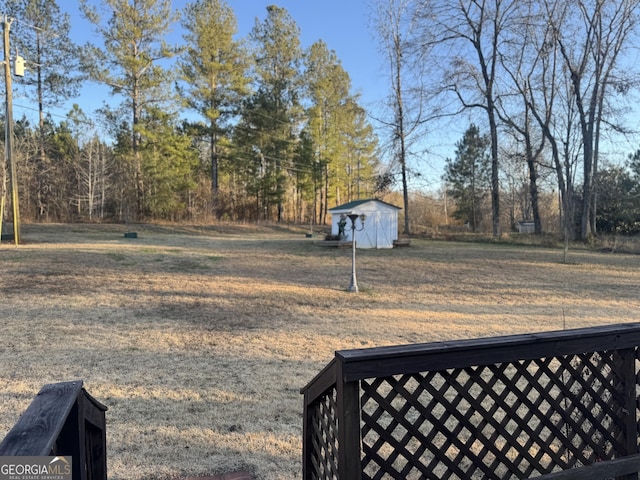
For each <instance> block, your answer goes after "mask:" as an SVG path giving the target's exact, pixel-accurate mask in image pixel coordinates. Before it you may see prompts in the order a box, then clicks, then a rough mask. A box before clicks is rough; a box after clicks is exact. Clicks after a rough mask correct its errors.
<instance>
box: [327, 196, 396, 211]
mask: <svg viewBox="0 0 640 480" xmlns="http://www.w3.org/2000/svg"><path fill="white" fill-rule="evenodd" d="M370 202H376V203H381V204H382V205H385V206H387V207H391V208H395V209H396V210H402V209H401V208H400V207H396V206H395V205H392V204H391V203H387V202H383V201H382V200H378V199H377V198H368V199H366V200H354V201H353V202H348V203H344V204H342V205H338V206H337V207H333V208H330V209H329V211H330V212H331V211H334V210H352V209H354V208H357V207H359V206H361V205H364V204H365V203H370Z"/></svg>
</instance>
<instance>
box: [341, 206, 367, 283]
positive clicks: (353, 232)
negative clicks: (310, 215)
mask: <svg viewBox="0 0 640 480" xmlns="http://www.w3.org/2000/svg"><path fill="white" fill-rule="evenodd" d="M346 217H349V219H350V220H351V284H350V285H349V291H350V292H353V293H358V280H357V279H356V232H361V231H362V230H364V221H365V219H366V218H367V216H366V215H365V214H364V213H363V214H361V215H358V214H357V213H348V214H344V213H343V214H342V215H341V218H342V220H345V218H346ZM358 218H360V228H356V220H357V219H358Z"/></svg>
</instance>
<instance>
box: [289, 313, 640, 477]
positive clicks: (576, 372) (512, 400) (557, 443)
mask: <svg viewBox="0 0 640 480" xmlns="http://www.w3.org/2000/svg"><path fill="white" fill-rule="evenodd" d="M638 346H640V323H634V324H623V325H613V326H603V327H596V328H586V329H576V330H566V331H559V332H546V333H539V334H527V335H515V336H506V337H494V338H485V339H474V340H462V341H449V342H438V343H427V344H419V345H406V346H392V347H382V348H373V349H362V350H346V351H338V352H336V355H335V358H334V359H333V360H332V361H331V362H330V363H329V364H328V365H327V366H326V367H325V368H324V369H323V370H322V371H321V372H320V373H319V374H318V375H317V376H316V377H315V378H314V379H313V380H312V381H311V382H310V383H309V384H308V385H307V386H305V387H304V388H303V389H302V391H301V393H303V394H304V420H303V421H304V438H303V479H305V480H311V479H314V480H315V479H332V480H334V479H338V480H360V479H382V478H393V479H402V480H405V479H422V478H433V479H456V478H457V479H474V478H478V479H480V478H482V479H499V480H506V479H512V478H517V479H526V478H540V479H541V480H553V479H562V480H568V479H581V480H589V479H596V478H597V479H603V478H613V477H616V478H620V479H636V480H637V478H638V474H637V472H639V471H640V449H639V448H638V433H639V431H640V428H639V425H638V417H639V415H638V408H639V406H638V405H639V399H640V395H639V394H640V374H639V370H640V369H639V365H640V360H639V357H638V351H639V348H638Z"/></svg>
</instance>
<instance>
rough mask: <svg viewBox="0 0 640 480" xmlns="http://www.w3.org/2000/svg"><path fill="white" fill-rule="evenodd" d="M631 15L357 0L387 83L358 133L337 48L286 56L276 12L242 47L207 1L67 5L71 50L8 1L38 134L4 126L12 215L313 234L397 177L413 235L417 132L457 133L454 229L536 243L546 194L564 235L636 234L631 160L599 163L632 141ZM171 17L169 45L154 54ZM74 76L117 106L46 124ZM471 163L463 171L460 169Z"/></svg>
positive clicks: (495, 1) (43, 3)
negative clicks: (15, 199)
mask: <svg viewBox="0 0 640 480" xmlns="http://www.w3.org/2000/svg"><path fill="white" fill-rule="evenodd" d="M639 4H640V0H568V1H567V0H464V1H460V2H448V1H446V0H371V2H370V7H371V13H372V19H373V22H372V23H373V27H374V29H375V32H376V34H377V37H378V39H379V43H380V50H381V53H383V54H384V58H385V59H386V60H387V65H388V74H387V76H388V80H389V96H388V98H387V99H386V107H387V109H386V110H385V111H384V112H383V113H382V114H380V115H379V116H378V118H376V119H375V120H376V123H377V125H376V130H375V132H374V128H373V125H372V123H371V120H370V119H371V118H372V116H371V115H370V112H369V115H368V112H366V111H365V109H364V108H363V107H362V106H361V105H360V103H359V101H360V99H359V97H358V96H357V95H354V94H352V93H351V84H350V78H349V75H348V73H347V72H346V71H345V70H344V68H343V67H342V65H341V62H340V59H339V58H337V55H336V54H335V52H334V51H332V50H330V49H329V48H328V46H327V45H326V44H325V43H324V42H323V41H321V40H319V41H317V42H316V43H314V44H313V45H311V46H310V47H309V48H302V47H301V44H300V31H299V28H298V26H297V25H296V23H295V21H294V20H293V19H292V18H291V16H290V15H289V14H288V12H287V11H286V10H285V9H283V8H280V7H277V6H270V7H267V11H266V17H265V18H264V20H256V23H255V25H254V28H253V29H252V30H251V32H250V33H249V34H248V36H247V37H246V38H238V36H237V22H236V17H235V14H234V12H233V10H232V9H231V8H230V7H229V6H228V5H227V4H226V3H224V1H222V0H196V1H194V2H192V3H189V4H187V5H186V6H185V8H183V9H181V10H180V11H179V12H178V11H175V10H173V9H172V8H171V2H170V1H168V0H136V1H135V2H130V1H129V0H100V1H99V2H98V3H96V4H93V3H89V2H88V1H87V0H81V1H80V7H81V10H82V12H83V15H84V16H85V18H86V19H88V20H89V21H90V22H91V24H92V25H93V26H94V31H95V35H94V39H95V42H94V43H93V44H89V45H83V46H75V45H73V42H71V41H70V40H69V31H70V23H69V18H68V17H67V16H65V15H62V14H61V13H60V11H59V8H58V6H57V4H56V1H55V0H8V2H7V9H8V13H9V15H11V16H13V17H14V18H16V19H18V21H17V22H16V23H15V25H14V27H13V28H14V30H13V31H14V36H13V41H14V43H15V44H16V45H17V49H18V51H20V52H21V54H22V55H23V56H24V57H25V58H26V59H27V67H28V68H27V74H26V76H25V78H24V79H23V80H21V81H20V82H19V85H18V86H17V88H20V89H23V90H24V92H25V94H26V95H27V98H30V99H33V100H34V103H37V105H38V107H37V110H38V112H39V117H38V122H37V124H31V123H30V122H29V121H28V120H27V119H26V118H22V119H18V121H17V122H16V128H15V133H16V151H17V154H16V158H17V162H18V170H19V176H18V177H19V180H20V183H21V185H20V191H21V192H22V193H21V194H22V197H21V211H22V212H23V215H26V216H27V218H33V219H35V220H65V221H66V220H73V219H93V218H100V219H104V218H106V219H116V220H126V221H133V220H148V219H163V220H164V219H166V220H184V219H190V220H196V219H207V218H218V219H230V220H255V219H266V220H273V221H295V222H311V223H324V222H325V221H326V218H327V211H328V209H329V208H330V207H332V206H333V205H336V204H339V203H343V202H347V201H350V200H353V199H357V198H362V197H365V196H366V197H369V196H378V195H381V194H382V193H383V192H385V191H389V190H390V189H394V187H395V185H396V184H397V183H398V182H397V181H396V179H399V183H400V189H401V190H402V201H403V202H404V209H403V210H404V230H405V232H406V233H410V231H409V230H410V219H411V217H412V213H411V204H412V202H411V200H412V195H411V192H410V189H411V184H412V181H415V180H416V178H418V177H419V176H420V175H421V174H422V172H421V171H420V167H419V164H420V162H423V163H427V164H429V162H430V160H429V156H430V154H431V150H430V146H429V145H425V138H430V137H428V134H429V133H430V132H433V131H437V130H438V129H440V130H442V129H445V130H446V129H447V125H448V124H447V123H445V122H448V121H451V122H455V123H456V124H458V125H459V124H460V123H461V122H465V121H466V122H468V124H469V125H470V127H469V130H468V131H467V132H466V133H465V134H464V136H463V139H462V140H460V142H459V143H458V144H456V151H455V155H456V157H455V158H454V159H449V160H447V162H446V165H445V172H444V175H443V180H444V182H445V188H444V189H443V192H442V193H443V195H444V196H445V197H446V198H445V202H444V204H445V210H446V205H447V201H446V199H448V198H453V199H454V200H455V202H456V208H455V211H456V216H457V217H458V218H459V219H460V220H461V221H464V222H468V224H469V225H470V226H471V227H472V228H474V229H475V228H480V227H482V228H484V226H485V225H486V224H487V222H488V223H489V230H490V231H491V232H492V233H493V235H500V233H501V231H502V230H504V229H506V228H510V227H512V226H513V224H514V221H515V219H516V216H517V215H519V216H520V217H521V218H522V219H530V220H531V221H532V222H533V223H534V225H535V231H536V232H537V233H541V232H542V230H543V225H545V220H546V219H545V218H544V217H545V215H546V216H547V217H549V216H550V213H549V211H548V204H549V197H550V195H556V196H557V198H558V199H559V200H558V202H557V204H558V205H559V218H560V223H561V228H562V229H563V232H564V236H565V238H567V239H569V238H574V237H578V238H581V239H583V240H588V239H589V238H590V237H591V236H593V235H595V234H596V233H597V232H598V231H606V230H607V229H611V228H612V227H611V225H614V224H615V225H619V226H618V227H616V228H617V229H618V231H629V232H630V231H633V228H632V227H630V226H628V225H629V224H630V223H629V222H632V221H631V220H630V216H633V215H634V214H632V212H631V210H629V208H631V207H630V206H631V205H632V204H633V203H634V202H633V201H632V200H633V198H631V197H633V195H635V193H634V192H633V191H632V190H633V189H631V190H630V187H629V188H627V187H625V182H626V181H627V180H628V181H629V182H631V183H633V182H634V181H635V179H636V177H635V172H636V171H635V170H634V166H633V165H634V163H633V161H631V160H630V163H629V164H628V166H627V165H621V164H620V162H619V161H618V160H617V159H615V158H613V156H612V152H613V151H614V150H615V148H614V147H613V145H614V142H615V141H617V140H619V139H620V138H623V139H625V140H627V139H630V138H633V135H634V134H635V133H636V132H635V131H634V129H633V125H630V124H629V122H628V121H627V120H626V118H627V117H628V116H629V115H630V114H633V113H637V112H636V111H635V110H634V108H633V105H634V102H633V101H632V100H633V98H634V94H635V93H637V86H638V79H637V69H636V68H635V62H634V61H633V60H634V57H633V53H634V50H633V48H634V45H635V44H636V42H637V40H638V38H637V35H638V20H639V17H638V10H639V9H638V7H639ZM175 25H180V26H181V27H182V31H183V32H184V34H183V37H182V40H183V41H182V42H181V44H180V45H170V44H168V43H167V38H168V32H169V30H170V28H171V27H172V26H175ZM87 82H94V83H99V84H102V85H105V86H107V87H108V88H109V89H110V90H111V93H112V94H113V97H112V98H113V99H114V102H113V103H110V104H108V105H105V106H104V107H103V108H102V109H100V110H99V111H98V112H92V113H91V114H87V113H86V112H83V111H82V110H81V109H80V108H79V107H77V106H76V107H74V108H73V109H72V110H71V111H70V112H69V115H68V116H67V118H65V119H64V121H60V122H56V121H55V119H53V118H52V117H51V116H48V115H47V108H49V107H51V106H55V105H58V104H61V103H63V102H66V101H68V100H69V99H72V98H74V96H76V95H77V92H78V89H79V88H80V87H81V86H82V85H84V84H87ZM185 112H189V115H187V116H186V118H185ZM470 119H472V121H470ZM443 125H444V126H443ZM481 132H486V133H481ZM376 133H377V135H376ZM474 155H479V156H477V158H475V160H474V161H477V162H479V164H478V165H474V164H471V165H464V162H465V161H468V160H469V159H470V158H474ZM632 156H633V155H632ZM381 158H383V159H384V160H385V162H384V164H382V162H381V161H380V159H381ZM468 167H473V170H472V171H471V172H470V171H468V170H465V168H468ZM476 167H480V168H476ZM465 175H466V179H465V178H464V176H465ZM469 175H471V179H472V180H473V182H474V183H473V186H472V189H471V190H472V191H473V193H472V194H469V193H468V189H467V190H465V189H466V188H467V187H466V186H464V185H465V183H464V182H466V181H468V180H469V179H470V177H469ZM475 175H479V176H478V178H475ZM612 182H614V183H615V182H617V183H615V188H613V186H611V185H612ZM463 186H464V188H463ZM550 192H555V194H553V193H551V194H550ZM614 192H627V193H626V194H625V195H629V196H631V197H630V198H629V199H627V200H625V202H626V203H625V202H622V203H624V205H626V206H627V207H629V208H627V210H626V213H625V215H626V216H625V218H626V220H625V222H626V223H625V225H627V226H624V227H623V226H620V225H621V223H620V222H621V221H620V220H619V219H618V220H615V219H612V218H611V216H612V215H614V211H615V212H617V211H618V210H616V209H615V208H612V207H611V205H612V199H611V196H612V195H613V193H614ZM421 193H422V192H417V193H416V192H414V194H413V197H414V198H416V195H420V194H421ZM505 197H507V198H505ZM516 197H518V198H516ZM616 201H620V202H621V200H620V199H619V198H618V199H617V200H616ZM622 203H620V204H621V205H622ZM22 204H24V205H22ZM414 204H415V202H414ZM487 204H488V205H489V215H488V216H487V215H485V212H486V206H487ZM516 204H518V209H517V210H518V212H519V213H517V214H516V208H515V207H514V205H516ZM505 206H506V208H507V210H508V211H507V212H505ZM625 208H626V207H625ZM604 217H606V218H604ZM633 221H635V220H633Z"/></svg>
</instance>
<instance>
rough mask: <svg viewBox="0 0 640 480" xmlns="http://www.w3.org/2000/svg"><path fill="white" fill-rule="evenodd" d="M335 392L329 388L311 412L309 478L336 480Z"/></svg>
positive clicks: (336, 422)
mask: <svg viewBox="0 0 640 480" xmlns="http://www.w3.org/2000/svg"><path fill="white" fill-rule="evenodd" d="M337 411H338V409H337V391H336V389H335V388H331V389H330V390H329V391H328V392H327V393H325V394H324V395H323V396H322V397H320V399H319V401H318V402H316V403H315V404H314V405H313V407H312V412H311V427H312V432H311V463H312V472H311V478H313V479H317V480H338V447H339V445H338V417H337Z"/></svg>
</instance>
